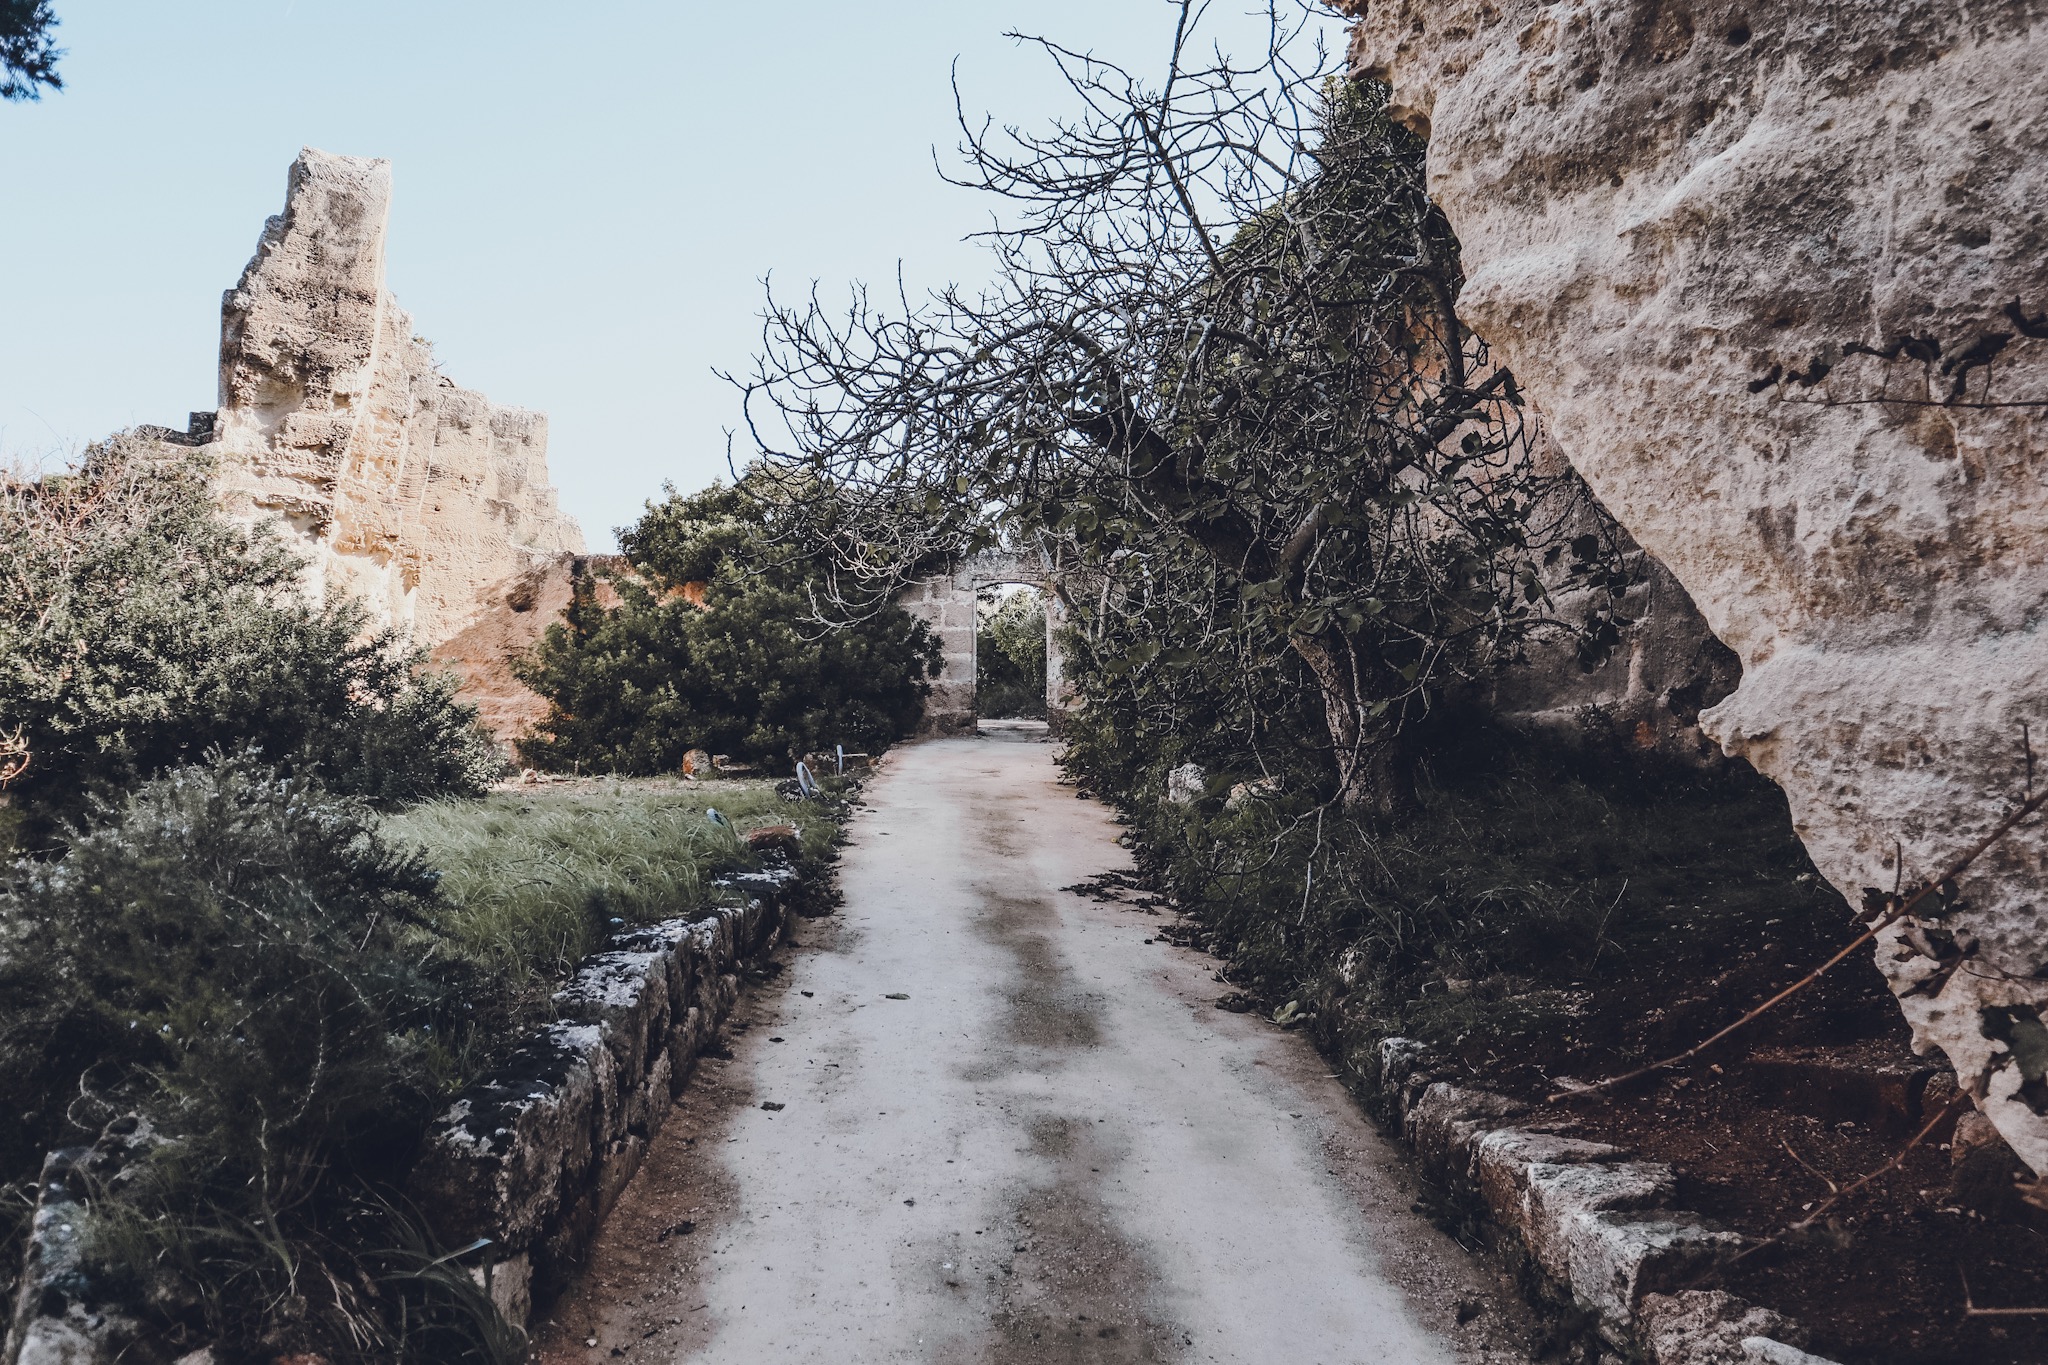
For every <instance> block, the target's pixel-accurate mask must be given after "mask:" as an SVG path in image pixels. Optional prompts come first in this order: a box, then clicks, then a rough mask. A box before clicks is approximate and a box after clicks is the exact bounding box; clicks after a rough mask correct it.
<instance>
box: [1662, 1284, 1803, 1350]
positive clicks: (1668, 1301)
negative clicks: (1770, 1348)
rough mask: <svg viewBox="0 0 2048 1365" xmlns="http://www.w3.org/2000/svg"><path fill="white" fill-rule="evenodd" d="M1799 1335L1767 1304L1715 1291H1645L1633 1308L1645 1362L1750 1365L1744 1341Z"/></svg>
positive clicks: (1795, 1339) (1785, 1338)
mask: <svg viewBox="0 0 2048 1365" xmlns="http://www.w3.org/2000/svg"><path fill="white" fill-rule="evenodd" d="M1756 1338H1773V1339H1777V1340H1779V1341H1780V1343H1781V1344H1782V1342H1783V1341H1785V1340H1792V1341H1799V1340H1803V1339H1804V1338H1803V1337H1802V1336H1801V1335H1800V1334H1799V1330H1798V1328H1797V1327H1796V1326H1795V1325H1794V1324H1793V1323H1791V1322H1789V1321H1787V1320H1786V1319H1785V1318H1783V1317H1781V1316H1779V1315H1778V1314H1776V1313H1774V1312H1772V1311H1771V1310H1770V1309H1768V1308H1759V1307H1757V1306H1756V1305H1755V1304H1753V1303H1750V1302H1748V1301H1747V1300H1744V1299H1739V1298H1736V1297H1735V1296H1734V1295H1733V1294H1729V1293H1725V1292H1723V1291H1721V1290H1718V1289H1711V1290H1710V1289H1687V1290H1681V1291H1679V1292H1678V1293H1675V1294H1645V1295H1644V1296H1643V1299H1642V1302H1641V1304H1640V1305H1638V1307H1637V1310H1636V1340H1637V1341H1638V1342H1639V1343H1640V1344H1641V1346H1642V1349H1643V1354H1644V1356H1645V1357H1646V1358H1647V1365H1753V1362H1754V1360H1755V1357H1754V1356H1752V1355H1750V1354H1749V1352H1748V1351H1746V1350H1744V1348H1743V1342H1744V1340H1745V1339H1756Z"/></svg>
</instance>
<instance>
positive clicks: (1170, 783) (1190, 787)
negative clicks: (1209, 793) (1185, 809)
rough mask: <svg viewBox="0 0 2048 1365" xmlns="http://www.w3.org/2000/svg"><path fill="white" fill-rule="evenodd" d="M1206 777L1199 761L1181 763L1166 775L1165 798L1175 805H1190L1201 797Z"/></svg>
mask: <svg viewBox="0 0 2048 1365" xmlns="http://www.w3.org/2000/svg"><path fill="white" fill-rule="evenodd" d="M1206 782H1207V779H1206V778H1205V777H1204V776H1203V774H1202V765H1201V764H1199V763H1183V764H1181V765H1180V766H1179V767H1178V768H1175V769H1174V770H1173V771H1172V772H1170V773H1168V774H1167V775H1166V799H1167V801H1168V803H1169V804H1171V805H1175V806H1192V805H1193V804H1195V802H1197V801H1199V800H1201V799H1202V788H1203V786H1204V785H1205V784H1206Z"/></svg>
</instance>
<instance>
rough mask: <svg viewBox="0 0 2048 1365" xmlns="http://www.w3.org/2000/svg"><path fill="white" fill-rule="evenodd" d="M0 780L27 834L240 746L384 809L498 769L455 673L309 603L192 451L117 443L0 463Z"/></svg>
mask: <svg viewBox="0 0 2048 1365" xmlns="http://www.w3.org/2000/svg"><path fill="white" fill-rule="evenodd" d="M0 542H4V543H5V544H6V545H7V546H8V554H7V555H6V556H5V557H4V558H0V786H4V787H5V788H6V794H7V796H8V798H9V799H10V800H11V802H12V807H11V814H12V815H13V816H14V817H15V818H16V820H17V822H21V823H22V828H21V829H20V830H19V834H20V836H21V837H24V838H27V839H30V840H41V839H45V838H47V837H49V835H50V834H51V832H52V831H53V830H54V829H55V828H56V826H57V824H58V823H59V822H61V821H62V820H64V819H67V818H76V817H78V816H79V815H81V814H82V813H83V812H84V810H85V809H86V806H87V804H88V802H89V800H90V798H91V797H93V796H94V795H100V796H112V795H114V794H116V793H118V792H119V791H121V790H124V789H126V788H128V787H130V786H132V785H133V784H134V783H135V782H137V781H139V780H141V779H143V778H146V777H148V776H150V775H151V774H154V773H157V772H161V771H164V770H165V769H168V768H171V767H175V766H178V765H180V764H184V763H190V762H194V761H196V760H197V759H198V758H199V757H200V756H201V755H202V754H204V753H205V752H206V751H207V750H208V749H210V748H213V747H215V746H219V747H223V748H238V747H243V746H252V747H255V748H257V749H259V750H261V751H262V753H263V754H264V755H265V756H266V757H267V758H269V759H270V760H271V761H273V762H277V763H280V764H283V765H285V766H287V767H288V768H290V769H291V770H293V771H296V772H300V773H303V774H307V775H317V776H318V777H319V778H320V779H321V780H322V781H323V782H325V783H326V784H327V785H328V786H329V787H330V788H332V789H334V790H337V791H340V792H343V793H348V794H353V795H360V796H365V797H369V798H372V799H374V800H376V801H378V802H380V803H383V804H395V803H399V802H404V801H410V800H417V799H421V798H425V797H429V796H436V795H442V794H452V793H462V792H474V791H478V790H481V789H482V787H483V786H484V785H485V784H486V783H487V782H488V781H489V780H490V779H491V778H492V777H493V776H495V774H496V772H497V771H499V770H500V769H501V768H502V760H501V759H500V758H499V757H498V756H497V753H496V750H495V749H494V748H493V747H492V745H491V743H490V741H489V739H488V738H487V737H486V736H484V735H483V733H482V732H481V731H479V730H478V729H477V728H476V726H475V723H474V722H475V713H474V711H473V710H472V709H471V708H469V707H467V706H464V705H462V704H461V703H459V702H457V701H456V700H455V697H454V683H453V681H452V680H451V679H449V678H447V677H445V676H442V675H439V674H423V673H421V672H420V671H419V665H420V663H421V662H422V661H423V656H422V655H421V654H420V653H419V652H418V651H412V650H407V649H405V648H403V647H401V645H400V643H399V641H398V640H397V639H396V638H395V637H394V636H393V635H391V634H390V633H388V632H385V633H379V632H372V631H369V630H368V629H367V628H366V620H365V616H364V612H363V609H362V608H361V607H360V606H359V605H358V604H357V603H355V602H354V600H353V599H349V598H345V597H341V596H338V595H337V596H334V597H330V598H329V599H328V600H326V601H323V602H315V601H312V600H310V599H309V598H308V597H307V595H306V594H305V592H304V589H303V587H302V585H301V579H300V569H299V564H298V562H297V560H296V559H295V558H294V557H293V556H292V554H291V553H290V552H289V550H287V549H286V548H285V546H284V544H283V543H282V542H281V541H279V540H277V539H276V538H274V537H271V536H268V535H265V534H262V533H260V532H251V531H250V530H248V529H247V528H244V527H242V526H240V525H237V524H236V523H234V522H231V521H229V520H228V519H227V518H226V517H224V516H222V515H221V514H220V513H219V511H218V510H217V509H216V507H215V504H214V500H213V488H212V482H211V468H210V466H209V465H208V464H207V463H206V462H205V461H204V460H202V459H194V458H172V459H166V458H161V457H159V456H157V455H155V454H153V453H152V452H151V451H150V450H149V449H148V448H146V447H144V446H143V445H141V444H140V443H137V442H133V441H129V440H124V439H118V438H117V439H116V440H114V441H112V442H109V443H107V444H105V445H103V446H100V447H96V448H95V449H94V450H92V451H91V452H89V453H88V456H87V458H86V459H85V461H84V462H83V463H82V465H81V466H80V468H79V469H78V470H76V471H75V472H71V473H66V474H61V475H57V476H53V477H50V478H45V479H41V480H27V479H12V480H9V479H5V478H4V477H0Z"/></svg>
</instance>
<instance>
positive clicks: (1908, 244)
mask: <svg viewBox="0 0 2048 1365" xmlns="http://www.w3.org/2000/svg"><path fill="white" fill-rule="evenodd" d="M1333 3H1335V4H1336V5H1337V7H1338V8H1340V9H1343V10H1345V11H1346V12H1348V13H1350V14H1352V15H1353V16H1355V17H1356V18H1357V19H1358V23H1357V26H1356V27H1355V29H1354V31H1353V39H1352V57H1353V65H1354V69H1355V70H1356V71H1358V72H1359V73H1360V74H1362V75H1368V76H1372V77H1375V78H1379V79H1383V80H1385V81H1387V82H1388V83H1389V84H1390V85H1391V87H1392V90H1393V103H1394V107H1395V112H1396V115H1397V117H1399V118H1400V119H1401V120H1402V121H1403V122H1404V123H1406V124H1407V125H1408V126H1409V127H1410V128H1412V129H1413V130H1414V131H1416V132H1417V133H1418V134H1420V135H1422V136H1423V137H1425V138H1426V139H1428V142H1429V176H1430V190H1431V193H1432V195H1433V196H1434V197H1435V199H1436V201H1437V202H1438V203H1439V204H1440V205H1441V206H1442V207H1443V210H1444V212H1445V213H1446V214H1447V215H1448V216H1449V219H1450V222H1451V225H1452V227H1453V228H1454V229H1455V230H1456V232H1457V234H1458V238H1459V241H1460V242H1461V243H1462V247H1463V260H1464V263H1465V267H1466V270H1467V272H1468V277H1469V278H1468V282H1467V284H1466V287H1465V291H1464V294H1463V296H1462V299H1461V302H1460V311H1461V312H1462V313H1463V315H1464V317H1465V318H1466V320H1467V321H1468V322H1469V323H1470V324H1471V326H1472V327H1473V328H1474V329H1475V330H1476V331H1477V332H1478V333H1479V334H1480V335H1482V336H1483V337H1484V338H1485V339H1486V341H1487V342H1488V344H1489V345H1491V346H1492V347H1494V348H1495V351H1496V353H1497V354H1499V355H1501V356H1502V357H1503V358H1504V359H1505V360H1506V361H1507V363H1508V364H1509V365H1510V366H1511V367H1512V368H1513V370H1514V373H1515V377H1516V379H1517V381H1518V382H1519V383H1520V385H1521V386H1522V388H1523V390H1524V392H1525V393H1526V394H1528V395H1529V396H1530V398H1531V400H1532V402H1533V403H1534V405H1535V407H1536V408H1537V409H1538V410H1539V411H1540V413H1541V415H1542V417H1543V419H1544V421H1545V424H1546V426H1547V428H1548V430H1549V432H1550V433H1551V435H1552V436H1553V437H1554V438H1555V439H1556V441H1557V442H1558V444H1559V446H1560V447H1561V448H1562V450H1563V452H1564V454H1565V455H1566V457H1568V458H1569V460H1570V461H1571V463H1572V465H1573V467H1574V468H1575V469H1577V470H1578V471H1579V473H1580V474H1581V475H1583V476H1584V477H1585V479H1586V481H1587V483H1588V484H1589V485H1591V487H1592V489H1593V491H1594V492H1595V493H1596V494H1597V495H1598V497H1599V499H1600V501H1601V502H1602V503H1603V504H1604V505H1605V506H1606V507H1607V508H1608V510H1610V511H1611V512H1612V513H1613V514H1614V516H1615V517H1616V518H1617V519H1618V520H1619V521H1620V522H1621V524H1622V525H1623V526H1625V527H1626V528H1627V529H1628V530H1629V532H1631V533H1632V534H1633V535H1634V536H1635V538H1636V539H1637V540H1638V541H1639V542H1640V543H1641V544H1642V545H1643V547H1644V548H1645V549H1647V550H1648V551H1649V552H1650V553H1651V554H1652V555H1654V556H1655V557H1656V558H1657V560H1659V561H1660V562H1661V563H1662V564H1663V565H1664V566H1666V567H1667V568H1668V569H1669V570H1670V572H1671V574H1672V575H1673V577H1674V579H1675V581H1676V583H1677V584H1680V585H1682V586H1683V588H1684V589H1685V591H1686V592H1688V593H1689V594H1690V595H1691V597H1692V599H1693V600H1694V601H1695V602H1697V603H1698V605H1699V607H1700V609H1701V610H1702V611H1703V612H1704V614H1705V616H1706V619H1707V621H1708V622H1709V623H1710V624H1711V625H1712V627H1713V630H1714V633H1715V634H1716V635H1717V636H1718V637H1719V638H1720V639H1721V640H1722V641H1723V642H1725V643H1726V644H1727V645H1728V646H1729V647H1730V648H1732V649H1733V650H1734V651H1735V653H1736V654H1737V655H1738V656H1740V659H1741V664H1742V676H1741V682H1740V685H1739V686H1737V687H1736V688H1735V690H1734V691H1733V692H1732V694H1730V695H1728V696H1727V697H1725V699H1722V700H1720V701H1719V703H1718V704H1717V705H1712V706H1710V707H1708V708H1707V709H1706V710H1705V712H1704V713H1703V715H1702V717H1701V721H1702V724H1703V726H1704V729H1705V730H1706V732H1707V734H1709V735H1710V736H1711V737H1712V738H1713V739H1715V740H1716V741H1718V742H1719V743H1720V744H1721V745H1722V746H1724V747H1725V748H1726V749H1727V751H1728V752H1730V753H1733V754H1737V755H1740V756H1741V757H1743V758H1746V759H1747V760H1749V761H1750V762H1751V763H1753V764H1754V765H1755V766H1756V767H1757V768H1758V769H1759V770H1761V771H1762V772H1764V773H1765V774H1767V775H1768V776H1770V777H1771V778H1773V779H1775V780H1776V781H1777V782H1778V783H1779V785H1780V786H1782V787H1783V788H1784V790H1785V793H1786V795H1787V797H1788V798H1789V800H1790V803H1791V808H1792V814H1793V819H1794V822H1795V825H1796V827H1797V829H1798V831H1799V834H1800V836H1801V837H1802V838H1803V839H1804V840H1805V842H1806V845H1807V848H1808V849H1809V850H1810V851H1811V853H1812V855H1813V858H1814V862H1815V864H1816V865H1817V866H1818V867H1819V869H1820V871H1821V872H1822V874H1823V875H1825V876H1826V877H1827V878H1828V879H1829V880H1830V881H1832V882H1833V883H1834V885H1835V886H1836V887H1837V888H1839V889H1840V890H1841V891H1842V892H1843V894H1844V895H1846V896H1848V897H1849V898H1850V900H1851V902H1852V903H1854V902H1856V901H1858V900H1860V899H1861V896H1862V892H1863V889H1864V888H1865V887H1877V888H1882V889H1889V888H1891V887H1893V886H1894V885H1896V884H1898V883H1900V882H1904V883H1907V884H1910V883H1912V882H1913V881H1915V880H1916V879H1920V878H1926V877H1930V876H1932V875H1936V874H1938V872H1939V871H1940V870H1941V869H1943V868H1944V867H1945V866H1947V865H1948V864H1949V863H1950V862H1951V860H1953V859H1954V858H1956V857H1957V856H1958V855H1959V854H1961V853H1963V852H1964V851H1966V850H1968V849H1969V848H1970V847H1971V846H1972V845H1974V844H1975V843H1977V842H1978V841H1979V840H1980V839H1982V838H1983V837H1984V836H1985V835H1986V834H1988V833H1989V832H1990V831H1991V830H1992V829H1993V828H1994V827H1995V826H1996V825H1997V824H1998V822H1999V821H2000V820H2001V819H2002V818H2003V817H2005V816H2006V815H2007V813H2008V812H2010V811H2012V810H2013V809H2014V808H2015V805H2016V802H2017V801H2018V799H2019V795H2020V793H2021V792H2022V791H2023V790H2024V789H2025V788H2026V787H2027V785H2028V783H2029V781H2030V779H2031V777H2032V775H2031V774H2030V772H2029V768H2030V763H2029V756H2028V751H2027V747H2026V741H2027V740H2028V739H2029V738H2030V739H2031V741H2032V744H2033V745H2034V746H2037V747H2038V746H2040V745H2042V744H2043V743H2044V742H2048V630H2044V629H2043V622H2044V621H2048V463H2044V457H2043V450H2044V444H2048V216H2044V212H2043V207H2042V206H2043V196H2042V179H2041V177H2042V171H2041V168H2042V166H2043V165H2048V6H2044V5H2043V4H2041V3H2040V2H2039V0H1895V2H1894V3H1889V4H1871V3H1864V2H1863V0H1782V2H1781V3H1774V4H1768V5H1759V4H1748V3H1741V2H1740V0H1557V2H1556V3H1543V2H1542V0H1370V3H1367V0H1333ZM2039 780H2042V781H2048V773H2044V774H2042V775H2041V777H2040V779H2039ZM2044 873H2048V832H2044V828H2043V822H2042V821H2041V820H2038V819H2037V820H2035V821H2033V822H2032V823H2030V824H2029V825H2027V826H2025V827H2023V828H2022V829H2020V830H2019V831H2017V832H2016V833H2014V834H2013V835H2011V836H2010V837H2007V838H2005V839H2004V840H2003V841H2002V842H2000V843H1998V844H1997V845H1996V846H1995V847H1993V848H1992V849H1991V850H1990V851H1989V852H1988V853H1986V854H1985V855H1984V856H1983V857H1981V858H1980V859H1979V860H1978V861H1977V862H1976V863H1975V864H1974V865H1973V866H1972V867H1971V868H1970V869H1969V871H1968V873H1967V874H1966V875H1965V876H1964V877H1963V878H1962V881H1961V886H1960V890H1961V894H1962V905H1961V907H1960V908H1959V909H1957V910H1956V911H1955V912H1954V913H1953V914H1951V915H1950V916H1948V917H1947V919H1946V921H1945V922H1944V923H1943V924H1941V925H1939V926H1933V928H1934V933H1933V935H1932V936H1929V935H1928V933H1927V926H1921V927H1910V928H1909V927H1908V926H1897V927H1894V928H1893V929H1891V930H1889V931H1887V933H1886V934H1885V935H1884V936H1883V937H1882V939H1881V941H1880V945H1879V948H1878V951H1877V962H1878V965H1879V967H1880V968H1881V969H1882V970H1883V971H1884V973H1885V975H1886V976H1887V978H1888V979H1889V980H1890V982H1891V984H1892V987H1893V990H1894V992H1895V993H1896V994H1897V995H1898V996H1899V999H1900V1003H1901V1006H1902V1008H1903V1009H1904V1011H1905V1014H1906V1017H1907V1018H1908V1020H1909V1021H1910V1022H1911V1024H1912V1026H1913V1030H1914V1036H1915V1040H1916V1045H1917V1046H1919V1047H1920V1048H1921V1049H1923V1050H1928V1049H1939V1050H1940V1051H1941V1052H1942V1053H1943V1054H1944V1055H1945V1056H1946V1057H1947V1059H1948V1060H1949V1062H1950V1063H1952V1064H1953V1065H1954V1066H1955V1068H1956V1070H1957V1073H1958V1076H1959V1078H1960V1080H1961V1083H1962V1084H1963V1086H1964V1087H1965V1088H1966V1089H1968V1090H1969V1092H1970V1093H1971V1094H1972V1095H1973V1096H1975V1097H1976V1100H1977V1103H1978V1105H1979V1106H1980V1107H1981V1108H1982V1110H1983V1111H1984V1113H1985V1114H1986V1115H1987V1116H1988V1117H1989V1118H1990V1119H1991V1121H1992V1122H1993V1123H1994V1124H1995V1125H1996V1126H1997V1128H1998V1130H1999V1132H2000V1133H2001V1134H2002V1135H2003V1136H2004V1137H2005V1138H2006V1139H2007V1141H2009V1142H2010V1143H2011V1145H2012V1146H2013V1148H2014V1149H2015V1150H2016V1151H2017V1152H2018V1153H2019V1155H2020V1156H2021V1157H2022V1158H2023V1159H2024V1160H2025V1161H2026V1162H2027V1163H2028V1164H2029V1165H2030V1166H2032V1167H2033V1168H2034V1170H2036V1171H2037V1172H2048V1076H2044V1075H2043V1074H2042V1067H2043V1065H2044V1063H2043V1058H2044V1057H2048V1027H2044V1023H2043V1017H2042V1016H2043V1010H2044V1009H2048V900H2044V896H2043V891H2042V886H2043V877H2044ZM1843 928H1844V930H1845V937H1846V934H1847V931H1848V930H1850V928H1851V926H1849V925H1844V926H1843ZM1915 935H1917V936H1919V937H1920V938H1922V939H1923V940H1925V942H1924V943H1922V944H1915V943H1914V942H1912V941H1911V936H1915ZM1927 947H1931V948H1932V949H1933V953H1932V955H1930V954H1929V952H1927V951H1925V948H1927Z"/></svg>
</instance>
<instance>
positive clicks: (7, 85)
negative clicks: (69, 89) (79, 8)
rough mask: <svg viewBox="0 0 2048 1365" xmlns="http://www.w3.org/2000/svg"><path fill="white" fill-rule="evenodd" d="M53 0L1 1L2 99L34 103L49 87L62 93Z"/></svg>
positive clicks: (0, 91)
mask: <svg viewBox="0 0 2048 1365" xmlns="http://www.w3.org/2000/svg"><path fill="white" fill-rule="evenodd" d="M56 27H57V16H56V14H55V13H54V12H52V10H51V9H50V0H0V99H8V100H32V99H38V98H40V97H41V95H42V92H43V89H44V88H45V87H47V88H49V89H51V90H62V89H63V88H64V81H63V79H62V78H61V77H59V76H58V75H57V59H58V58H59V57H62V56H63V55H64V53H63V51H62V50H61V49H60V48H58V47H57V45H56V42H55V41H54V39H53V36H52V35H53V33H54V32H55V30H56Z"/></svg>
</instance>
